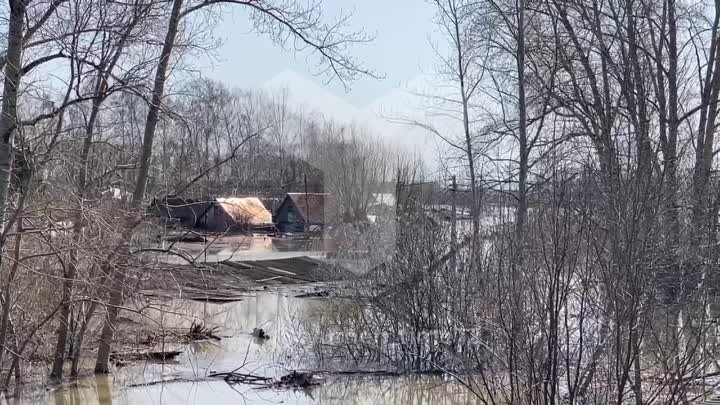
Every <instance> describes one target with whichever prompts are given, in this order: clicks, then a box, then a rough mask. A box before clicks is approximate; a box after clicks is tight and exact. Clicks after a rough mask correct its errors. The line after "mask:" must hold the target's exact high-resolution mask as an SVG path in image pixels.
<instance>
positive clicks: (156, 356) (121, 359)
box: [110, 350, 182, 367]
mask: <svg viewBox="0 0 720 405" xmlns="http://www.w3.org/2000/svg"><path fill="white" fill-rule="evenodd" d="M180 354H182V351H180V350H168V351H160V352H129V353H112V354H110V360H111V361H112V362H113V363H114V364H115V365H117V366H119V367H122V366H124V365H125V364H127V363H128V362H131V361H139V360H149V361H165V360H173V359H175V358H176V357H177V356H179V355H180Z"/></svg>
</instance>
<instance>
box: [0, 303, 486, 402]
mask: <svg viewBox="0 0 720 405" xmlns="http://www.w3.org/2000/svg"><path fill="white" fill-rule="evenodd" d="M299 293H300V291H293V290H288V289H284V290H280V291H261V292H256V293H248V294H247V295H246V296H245V297H243V300H242V301H239V302H233V303H226V304H217V303H206V302H197V301H190V300H171V301H166V302H163V303H162V307H161V308H157V309H152V310H149V311H146V312H145V314H146V316H144V317H142V318H138V319H137V320H138V321H140V322H146V323H149V324H153V325H156V326H157V327H158V328H160V329H161V330H162V329H163V328H166V329H168V330H170V329H173V330H175V329H180V330H182V328H188V327H189V326H190V325H191V324H192V322H193V321H198V320H202V321H203V322H205V324H206V325H208V326H210V327H217V334H218V335H220V336H222V337H223V339H222V340H221V341H202V342H193V343H189V344H169V343H163V342H159V343H158V344H156V347H155V349H158V350H182V351H183V353H182V354H181V355H180V356H179V357H178V358H177V359H175V360H174V361H170V362H166V363H164V364H158V363H149V362H144V363H136V364H132V365H129V366H126V367H121V368H117V369H115V370H114V371H113V374H112V375H109V376H92V377H86V378H82V379H79V380H78V381H76V382H74V383H70V384H68V385H66V386H63V387H59V388H53V389H50V390H46V391H43V392H40V393H39V394H38V393H36V394H34V395H33V394H26V395H24V396H20V397H15V398H9V399H0V405H35V404H52V405H135V404H138V405H145V404H147V405H160V404H168V405H171V404H185V405H203V404H210V405H224V404H233V405H235V404H358V405H359V404H372V405H385V404H408V405H425V404H427V405H430V404H441V405H459V404H472V403H476V401H475V399H474V398H473V397H472V395H471V394H470V393H468V392H467V391H466V390H464V389H463V388H462V387H461V386H460V385H458V384H456V383H454V382H453V381H452V380H450V379H449V378H446V377H439V376H404V377H394V378H379V377H362V378H358V377H354V378H349V377H332V376H326V377H324V381H323V382H322V384H320V385H319V386H317V387H313V388H312V389H311V390H309V391H303V390H275V389H258V388H257V387H253V386H248V385H243V384H236V385H228V384H227V383H225V381H223V380H214V379H208V378H207V375H208V374H210V373H212V372H222V371H230V370H233V369H236V368H238V367H241V369H240V371H242V372H247V373H252V374H257V375H263V376H270V377H279V376H281V375H284V374H286V373H287V372H288V371H289V370H295V369H310V368H314V367H315V366H316V365H317V362H316V360H313V359H314V356H313V353H312V350H311V349H310V348H308V347H307V345H306V344H305V343H303V342H301V341H300V340H299V338H298V336H303V335H304V334H308V333H314V332H313V325H314V324H315V322H314V320H317V317H318V316H320V314H321V313H322V309H323V305H324V301H322V300H318V299H307V298H296V297H295V295H297V294H299ZM157 305H158V304H155V305H154V306H157ZM128 316H132V315H130V314H129V315H128ZM257 327H261V328H263V329H264V330H265V331H266V332H267V333H268V334H269V335H270V339H268V340H260V339H257V338H254V337H253V336H252V334H251V332H252V330H253V329H254V328H257Z"/></svg>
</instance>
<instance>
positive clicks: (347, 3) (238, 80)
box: [204, 0, 436, 107]
mask: <svg viewBox="0 0 720 405" xmlns="http://www.w3.org/2000/svg"><path fill="white" fill-rule="evenodd" d="M301 1H302V0H301ZM324 6H325V10H326V14H327V15H328V16H330V17H332V16H335V15H338V14H339V13H340V12H341V11H350V12H352V13H353V15H354V16H353V18H352V20H351V25H352V27H353V28H363V29H365V30H366V32H368V33H370V34H373V35H375V36H376V39H375V41H373V42H372V43H369V44H365V45H358V46H357V49H355V50H354V54H355V55H357V56H358V57H359V58H362V59H363V60H364V61H366V63H367V66H368V67H371V68H372V69H374V70H376V71H378V72H380V73H383V74H384V75H385V77H386V78H385V79H384V80H382V81H377V80H375V79H371V78H364V79H361V80H359V81H357V82H355V83H354V84H353V86H352V90H351V91H350V92H349V93H345V91H344V90H343V88H342V87H341V86H340V85H339V84H335V85H333V84H331V85H330V86H329V90H330V91H332V92H333V93H335V94H336V95H338V96H341V97H343V98H345V99H346V100H347V101H349V102H350V103H352V104H354V105H356V106H358V107H362V106H364V105H366V104H367V103H369V102H371V101H372V100H374V99H375V98H377V97H380V96H382V95H383V94H385V93H386V92H387V91H389V90H390V89H392V88H394V87H396V86H398V85H399V84H401V83H404V82H407V81H408V80H411V79H413V78H414V77H416V76H417V75H419V74H421V73H427V72H429V71H430V70H432V68H433V66H434V64H435V60H436V58H435V54H434V51H433V50H432V48H431V46H430V44H429V38H430V37H431V35H433V33H434V32H435V27H434V25H433V24H432V21H431V19H432V17H433V13H434V11H433V7H432V5H431V4H429V3H428V2H427V1H426V0H324ZM216 34H217V36H218V37H220V38H221V39H222V40H223V42H224V43H223V45H222V48H221V49H219V51H218V55H219V60H218V61H216V62H215V65H214V66H213V67H208V68H207V69H204V73H205V74H206V75H207V76H209V77H211V78H214V79H218V80H221V81H224V82H226V83H227V84H229V85H232V86H238V87H243V88H251V87H255V86H258V85H260V84H262V83H264V82H265V81H267V80H269V79H271V78H272V77H273V76H274V75H276V74H277V73H279V72H281V71H282V70H284V69H288V68H289V69H292V70H295V71H296V72H298V73H300V74H302V75H306V76H307V77H309V78H312V76H311V74H312V67H313V65H312V61H310V63H308V62H307V61H306V56H307V55H306V54H299V55H293V53H291V52H284V51H282V50H281V49H280V48H278V47H277V46H275V45H274V44H273V43H272V41H270V40H269V39H268V38H265V37H262V36H259V35H258V34H255V33H253V32H252V31H251V25H250V23H249V21H248V20H247V18H246V14H245V12H244V11H243V10H242V9H240V10H238V9H237V8H235V9H233V10H231V11H228V12H227V13H226V14H225V15H224V18H223V21H222V23H221V24H220V25H219V26H218V28H217V31H216ZM313 80H314V81H316V82H318V83H322V82H323V80H322V78H313Z"/></svg>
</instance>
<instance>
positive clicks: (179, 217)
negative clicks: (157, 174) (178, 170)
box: [148, 197, 213, 228]
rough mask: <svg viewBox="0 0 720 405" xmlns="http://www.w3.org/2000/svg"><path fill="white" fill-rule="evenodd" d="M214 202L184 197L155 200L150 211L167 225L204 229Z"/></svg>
mask: <svg viewBox="0 0 720 405" xmlns="http://www.w3.org/2000/svg"><path fill="white" fill-rule="evenodd" d="M212 202H213V200H194V199H190V198H182V197H163V198H154V199H153V200H152V202H151V203H150V207H149V208H148V210H149V211H150V213H151V214H154V215H156V216H158V217H160V219H161V220H163V221H164V222H166V223H167V224H177V225H181V226H185V227H188V228H202V227H203V225H204V223H205V217H206V215H207V212H208V211H209V209H210V205H211V204H212Z"/></svg>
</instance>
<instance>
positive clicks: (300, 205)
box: [275, 193, 334, 233]
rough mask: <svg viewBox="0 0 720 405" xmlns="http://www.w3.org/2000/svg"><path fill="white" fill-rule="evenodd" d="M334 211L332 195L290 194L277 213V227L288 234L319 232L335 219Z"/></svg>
mask: <svg viewBox="0 0 720 405" xmlns="http://www.w3.org/2000/svg"><path fill="white" fill-rule="evenodd" d="M333 210H334V203H333V198H332V196H331V195H330V194H326V193H288V194H287V196H286V197H285V199H284V200H283V202H282V204H280V206H279V207H278V209H277V211H276V213H275V226H276V227H277V229H278V230H279V231H280V232H286V233H300V232H305V231H311V232H312V231H317V230H320V229H322V228H323V227H324V226H325V225H326V222H328V221H329V219H331V218H332V217H333V214H334V212H333Z"/></svg>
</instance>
